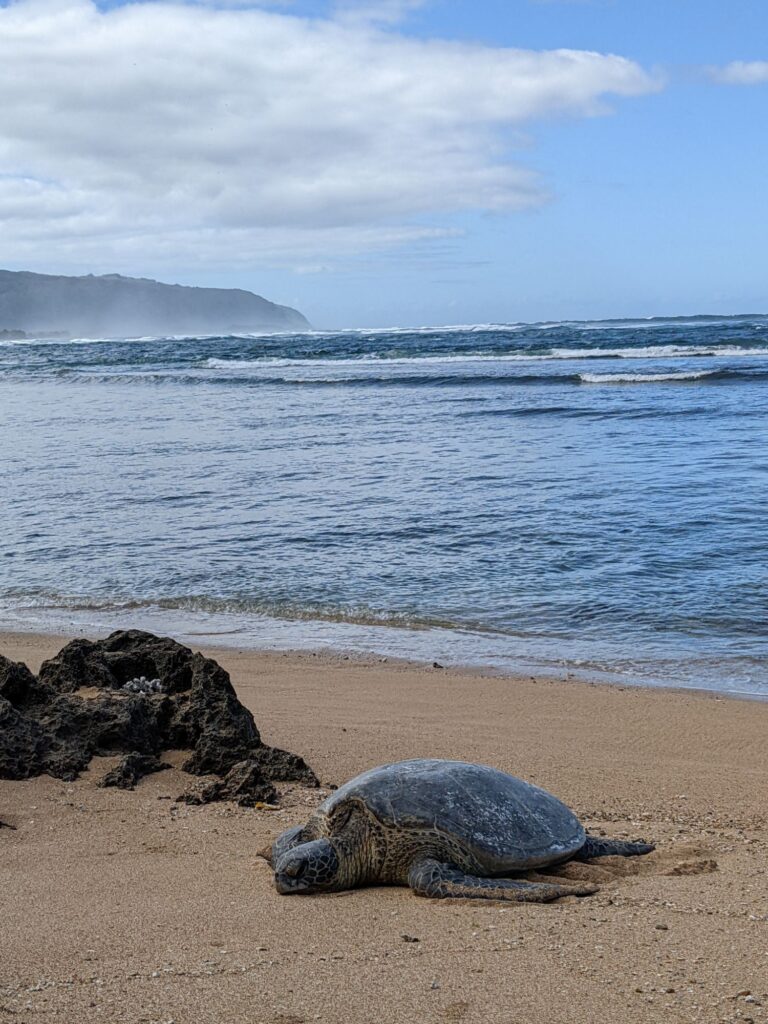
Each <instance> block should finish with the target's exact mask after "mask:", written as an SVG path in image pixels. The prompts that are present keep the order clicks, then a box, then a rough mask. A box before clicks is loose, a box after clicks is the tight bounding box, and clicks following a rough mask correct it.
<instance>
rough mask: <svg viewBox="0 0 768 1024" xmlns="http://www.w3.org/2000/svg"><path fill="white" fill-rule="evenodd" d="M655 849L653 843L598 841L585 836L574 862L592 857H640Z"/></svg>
mask: <svg viewBox="0 0 768 1024" xmlns="http://www.w3.org/2000/svg"><path fill="white" fill-rule="evenodd" d="M655 849H656V847H655V846H654V845H653V843H627V842H625V841H624V840H622V839H598V838H597V837H596V836H590V835H588V836H587V841H586V842H585V843H584V845H583V846H582V848H581V849H580V850H579V852H578V853H576V854H574V857H573V859H574V860H590V858H592V857H641V856H643V854H646V853H653V851H654V850H655Z"/></svg>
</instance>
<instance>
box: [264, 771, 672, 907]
mask: <svg viewBox="0 0 768 1024" xmlns="http://www.w3.org/2000/svg"><path fill="white" fill-rule="evenodd" d="M651 850H653V846H651V845H649V844H647V843H625V842H619V841H616V842H613V841H611V840H602V839H596V838H594V837H592V836H588V835H587V834H586V833H585V831H584V828H583V827H582V825H581V823H580V822H579V820H578V818H576V816H575V815H574V814H573V812H572V811H571V810H569V809H568V808H567V807H566V806H565V804H563V803H561V802H560V801H559V800H558V799H557V798H556V797H554V796H552V794H551V793H547V792H546V791H545V790H543V789H539V788H538V786H533V785H531V784H530V783H529V782H523V780H522V779H517V778H515V777H514V776H513V775H507V774H506V772H501V771H498V770H497V769H495V768H489V767H487V766H485V765H477V764H467V763H465V762H463V761H438V760H414V761H401V762H399V763H398V764H388V765H383V766H382V767H380V768H373V769H371V770H370V771H367V772H364V773H363V774H362V775H358V776H357V778H354V779H352V780H351V781H350V782H347V783H346V784H345V785H344V786H341V787H340V788H339V789H337V790H336V792H335V793H332V794H331V796H329V797H328V799H327V800H325V801H324V802H323V803H322V804H321V805H320V807H318V809H317V810H316V811H315V813H314V814H313V815H312V817H311V818H310V819H309V821H308V822H307V824H306V825H304V826H301V825H300V826H298V827H296V828H292V829H289V830H288V831H287V832H283V834H282V835H281V836H279V837H278V838H277V840H276V841H275V843H274V845H273V847H272V852H271V856H270V858H269V859H270V862H271V864H272V866H273V868H274V870H275V886H276V888H277V891H278V892H280V893H311V892H333V891H339V890H342V889H353V888H355V887H357V886H361V885H409V886H410V887H411V888H412V889H413V891H414V892H415V893H416V894H417V895H419V896H431V897H439V898H445V897H452V898H471V899H495V900H514V901H518V902H536V903H543V902H546V901H548V900H553V899H557V898H558V897H560V896H567V895H576V896H586V895H589V894H591V893H593V892H595V891H596V887H595V886H594V885H589V884H575V885H560V884H555V883H554V882H553V883H549V882H529V881H525V880H523V879H513V878H509V877H505V876H509V875H515V874H517V873H519V872H522V871H530V870H532V869H537V868H543V867H547V866H550V865H553V864H561V863H563V862H565V861H567V860H574V859H575V860H587V859H588V858H590V857H601V856H606V855H609V854H619V855H622V856H625V857H628V856H634V855H636V854H643V853H650V852H651Z"/></svg>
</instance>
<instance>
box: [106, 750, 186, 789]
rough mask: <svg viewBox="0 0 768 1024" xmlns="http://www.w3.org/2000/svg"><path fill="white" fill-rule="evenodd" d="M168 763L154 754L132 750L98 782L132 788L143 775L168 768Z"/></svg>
mask: <svg viewBox="0 0 768 1024" xmlns="http://www.w3.org/2000/svg"><path fill="white" fill-rule="evenodd" d="M170 767H171V766H170V765H169V764H166V763H165V761H161V760H160V759H159V758H157V757H155V755H154V754H140V753H139V752H138V751H137V750H134V751H133V752H132V753H131V754H126V755H125V757H123V758H121V759H120V761H119V762H118V763H117V764H116V765H115V767H114V768H113V769H112V770H111V771H109V772H107V774H106V775H105V776H104V778H103V779H102V780H101V782H100V783H99V785H100V786H104V787H106V786H117V788H118V789H133V788H134V787H135V785H136V783H137V782H138V781H139V780H140V779H143V778H144V776H145V775H151V774H152V772H161V771H163V769H164V768H170Z"/></svg>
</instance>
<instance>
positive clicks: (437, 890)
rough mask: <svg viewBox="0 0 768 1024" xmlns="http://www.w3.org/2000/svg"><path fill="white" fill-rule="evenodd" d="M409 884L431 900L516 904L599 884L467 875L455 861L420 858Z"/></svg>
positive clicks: (583, 892)
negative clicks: (571, 883)
mask: <svg viewBox="0 0 768 1024" xmlns="http://www.w3.org/2000/svg"><path fill="white" fill-rule="evenodd" d="M408 884H409V885H410V887H411V889H413V891H414V892H415V893H416V895H417V896H428V897H431V898H432V899H469V900H510V901H512V902H514V903H549V902H550V900H556V899H559V898H560V897H561V896H591V895H592V894H593V893H595V892H597V889H598V887H597V886H596V885H589V884H587V883H584V884H577V885H556V884H554V883H552V884H550V883H548V882H525V881H522V880H520V881H518V880H516V879H511V878H480V877H478V876H477V875H466V874H464V872H463V871H459V869H458V868H455V867H454V866H453V865H452V864H441V863H440V862H439V861H436V860H420V861H416V863H415V864H413V865H412V866H411V869H410V871H409V872H408Z"/></svg>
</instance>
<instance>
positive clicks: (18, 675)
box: [0, 630, 317, 802]
mask: <svg viewBox="0 0 768 1024" xmlns="http://www.w3.org/2000/svg"><path fill="white" fill-rule="evenodd" d="M140 676H146V677H147V678H148V679H160V681H161V683H162V686H163V692H161V693H138V694H136V693H131V692H129V691H126V690H123V689H122V687H123V686H124V685H125V683H127V682H129V681H130V680H131V679H135V678H137V677H140ZM82 690H87V691H89V692H87V693H81V692H79V691H82ZM171 749H175V750H189V751H191V753H190V756H189V757H188V758H187V760H186V761H185V762H184V764H183V766H182V767H183V769H184V771H187V772H190V773H191V774H193V775H209V774H213V775H219V776H221V777H224V776H226V775H227V773H228V772H230V770H231V769H232V768H233V767H234V766H235V765H239V763H240V762H252V763H253V765H254V766H257V768H258V773H259V778H258V779H257V778H256V776H255V774H252V776H251V786H252V788H253V791H254V793H256V792H257V791H258V793H262V789H260V788H259V787H262V786H263V785H265V784H266V782H265V780H266V781H267V782H270V783H271V782H281V781H285V782H301V783H304V784H305V785H310V786H316V785H317V778H316V777H315V774H314V772H313V771H312V769H311V768H309V766H308V765H307V764H306V763H305V762H304V761H303V760H302V758H300V757H298V756H297V755H296V754H291V753H288V752H287V751H284V750H278V749H276V748H273V747H268V746H267V745H266V744H264V743H262V741H261V737H260V736H259V731H258V729H257V728H256V723H255V722H254V720H253V715H252V714H251V712H250V711H249V710H248V709H247V708H246V707H244V706H243V705H242V704H241V703H240V701H239V700H238V699H237V695H236V694H235V691H234V688H233V686H232V684H231V682H230V679H229V675H228V674H227V672H225V671H224V669H223V668H222V667H221V666H220V665H219V664H217V662H215V661H213V660H212V659H210V658H204V657H203V655H202V654H194V653H193V652H192V651H191V650H190V649H189V648H188V647H184V646H182V644H179V643H177V642H176V641H175V640H171V639H170V638H168V637H157V636H154V635H152V634H151V633H145V632H142V631H141V630H119V631H117V632H115V633H112V634H111V635H110V636H108V637H107V638H106V640H99V641H96V642H92V641H90V640H73V641H72V642H71V643H68V644H67V645H66V647H64V648H62V650H61V651H60V652H59V653H58V654H57V655H56V657H55V658H51V659H50V660H49V661H46V662H44V663H43V665H42V666H41V669H40V674H39V676H38V678H37V679H36V678H35V677H34V676H33V675H32V673H31V672H30V671H29V670H28V669H27V668H26V666H24V665H21V664H19V663H14V662H10V661H8V660H7V659H5V658H3V659H2V660H0V778H10V779H25V778H30V777H31V776H33V775H40V774H41V773H43V772H48V774H50V775H53V776H55V777H56V778H60V779H66V780H71V779H74V778H76V777H77V775H78V773H79V772H81V771H82V770H83V769H84V768H85V767H86V766H87V765H88V763H89V762H90V760H91V758H92V757H94V756H103V755H114V754H128V755H129V756H134V755H135V756H136V757H137V758H141V757H143V758H147V757H154V758H157V755H158V754H160V753H161V752H162V751H163V750H171ZM125 760H126V761H127V760H128V759H125ZM130 773H131V769H130V766H129V765H126V767H125V769H124V772H120V773H118V774H119V775H120V777H121V778H122V777H123V774H125V777H126V778H127V777H129V776H130ZM111 774H112V773H110V775H111ZM140 774H146V772H140ZM140 774H139V776H137V778H138V777H140ZM110 784H114V785H119V784H120V783H118V782H115V783H110ZM215 785H216V784H214V786H215ZM243 792H244V790H243ZM263 792H266V790H263ZM212 798H213V799H228V798H227V797H223V798H222V797H220V796H215V797H212ZM273 799H274V790H273V789H270V791H269V800H267V799H265V798H264V797H263V796H261V795H256V796H254V802H256V801H259V800H264V802H272V801H273Z"/></svg>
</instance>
